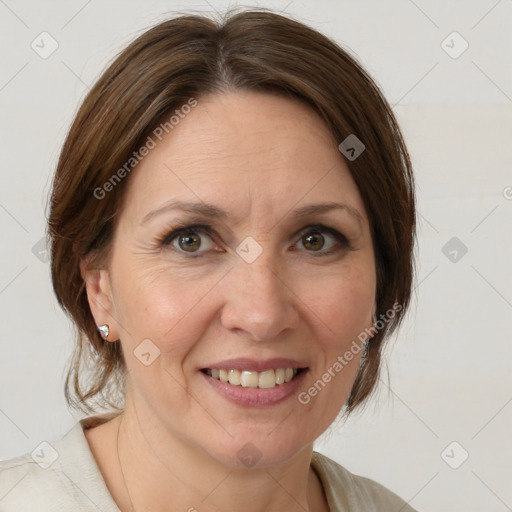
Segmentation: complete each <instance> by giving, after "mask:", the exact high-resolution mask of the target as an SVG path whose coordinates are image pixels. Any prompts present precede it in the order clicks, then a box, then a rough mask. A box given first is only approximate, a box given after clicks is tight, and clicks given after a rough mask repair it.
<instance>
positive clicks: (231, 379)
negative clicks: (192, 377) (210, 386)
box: [201, 367, 308, 389]
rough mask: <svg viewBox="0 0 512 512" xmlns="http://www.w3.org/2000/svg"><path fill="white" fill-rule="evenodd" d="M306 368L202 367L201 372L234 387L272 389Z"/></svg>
mask: <svg viewBox="0 0 512 512" xmlns="http://www.w3.org/2000/svg"><path fill="white" fill-rule="evenodd" d="M307 370H308V368H307V367H304V368H293V367H283V368H275V369H274V368H271V369H267V370H263V371H254V370H244V369H237V368H202V369H201V372H203V373H204V374H205V375H207V376H208V377H211V378H212V379H215V380H218V381H220V382H222V383H224V384H229V385H231V386H234V387H242V388H252V389H273V388H275V387H278V386H282V385H283V384H287V383H288V382H291V381H292V380H294V379H296V378H297V377H298V376H299V375H300V374H301V373H303V372H305V371H307Z"/></svg>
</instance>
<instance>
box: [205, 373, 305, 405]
mask: <svg viewBox="0 0 512 512" xmlns="http://www.w3.org/2000/svg"><path fill="white" fill-rule="evenodd" d="M307 372H308V371H307V369H305V370H302V371H301V372H300V373H299V374H298V375H297V376H296V377H294V378H293V379H292V380H291V381H289V382H285V383H284V384H276V386H275V387H273V388H269V389H260V388H244V387H242V386H233V385H231V384H228V383H227V382H221V381H220V380H219V379H214V378H213V377H210V376H209V375H206V374H205V373H203V372H199V373H200V374H201V375H202V376H203V377H204V378H205V379H206V382H207V383H208V384H209V385H210V386H211V387H212V388H213V389H214V390H215V391H217V392H218V393H219V394H220V395H222V396H223V397H224V398H226V399H228V400H229V401H230V402H232V403H234V404H236V405H239V406H242V407H250V408H262V407H270V406H271V405H277V404H279V403H281V402H284V401H285V400H286V399H287V398H290V397H291V396H292V395H296V393H297V391H298V389H299V388H300V385H301V384H302V381H303V380H304V376H305V375H306V373H307Z"/></svg>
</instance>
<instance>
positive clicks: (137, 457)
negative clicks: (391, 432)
mask: <svg viewBox="0 0 512 512" xmlns="http://www.w3.org/2000/svg"><path fill="white" fill-rule="evenodd" d="M414 226H415V209H414V189H413V178H412V171H411V164H410V161H409V157H408V154H407V150H406V148H405V145H404V143H403V140H402V137H401V134H400V130H399V128H398V126H397V124H396V121H395V118H394V116H393V114H392V112H391V110H390V107H389V105H388V104H387V102H386V101H385V100H384V98H383V97H382V95H381V93H380V92H379V90H378V88H377V87H376V85H375V84H374V83H373V82H372V80H371V79H370V78H369V77H368V75H367V74H366V73H365V72H364V71H363V70H362V69H361V67H360V66H359V65H358V64H357V63H356V62H355V61H354V59H353V58H351V57H349V56H348V55H347V53H346V52H345V51H343V50H342V49H341V48H340V47H339V46H337V45H336V44H335V43H333V42H332V41H330V40H329V39H327V38H325V37H324V36H322V35H321V34H319V33H317V32H315V31H313V30H312V29H310V28H308V27H306V26H304V25H302V24H300V23H298V22H296V21H294V20H291V19H288V18H285V17H283V16H280V15H277V14H273V13H271V12H268V11H245V12H240V13H230V14H228V15H227V16H226V19H225V20H224V21H223V22H221V23H219V24H216V23H215V22H213V21H211V20H209V19H207V18H204V17H200V16H183V17H179V18H176V19H172V20H169V21H166V22H164V23H161V24H159V25H157V26H156V27H154V28H152V29H151V30H149V31H148V32H146V33H144V34H143V35H142V36H140V37H139V38H138V39H137V40H135V41H134V42H133V43H132V44H131V45H129V46H128V48H126V49H125V50H124V51H123V52H122V53H121V54H120V55H119V57H118V58H117V59H116V60H115V61H114V62H113V64H112V65H111V66H110V67H109V68H108V69H107V70H106V71H105V72H104V74H103V75H102V76H101V78H100V79H99V80H98V82H97V83H96V85H95V86H94V87H93V88H92V89H91V91H90V93H89V94H88V96H87V97H86V99H85V100H84V102H83V104H82V106H81V108H80V110H79V112H78V114H77V116H76V118H75V120H74V122H73V125H72V127H71V130H70V132H69V134H68V137H67V140H66V142H65V144H64V147H63V149H62V153H61V156H60V160H59V164H58V168H57V171H56V175H55V179H54V183H53V191H52V198H51V212H50V218H49V234H50V237H51V243H52V250H51V258H52V278H53V285H54V290H55V293H56V295H57V298H58V300H59V302H60V304H61V305H62V306H63V308H64V309H65V310H66V311H67V312H68V314H69V315H70V317H71V318H72V319H73V321H74V323H75V325H76V326H77V332H78V336H77V349H76V353H75V358H74V361H73V365H72V368H71V370H70V373H69V374H68V379H67V382H66V396H67V399H68V402H69V403H70V405H73V406H75V407H77V408H79V409H82V410H84V411H87V412H88V413H92V415H91V416H89V417H88V418H86V419H84V420H82V421H81V422H80V423H79V424H77V425H76V426H75V428H74V429H73V430H72V431H71V432H70V433H68V434H67V435H66V436H65V437H64V439H62V440H61V441H59V442H58V443H55V444H54V446H53V447H52V446H47V447H44V448H43V449H41V450H40V452H39V453H33V454H32V455H27V456H24V457H20V458H17V459H13V460H11V461H6V462H3V463H2V464H1V466H0V467H1V473H0V474H1V479H0V480H1V481H2V484H1V486H2V487H1V489H0V491H3V492H2V495H5V497H4V498H3V500H2V501H1V502H0V509H1V510H2V511H11V510H12V511H14V510H16V511H19V510H29V509H30V510H35V509H37V510H52V511H53V510H55V511H57V510H97V509H99V510H102V511H104V512H107V511H108V512H110V511H119V510H121V511H123V512H124V511H141V510H151V511H154V512H156V511H160V510H162V511H163V510H166V511H182V510H183V511H185V510H188V511H194V510H197V511H210V510H211V511H213V510H223V511H230V510H241V509H243V510H245V511H269V510H280V511H296V510H297V511H298V510H311V511H315V512H320V511H327V510H336V511H348V510H350V511H369V510H379V511H389V512H391V511H399V510H401V511H411V510H412V508H411V507H410V506H409V505H407V504H406V503H405V502H404V501H403V500H402V499H400V498H399V497H398V496H396V495H395V494H393V493H392V492H391V491H389V490H387V489H385V488H384V487H382V486H380V485H379V484H377V483H376V482H373V481H371V480H368V479H365V478H362V477H359V476H355V475H352V474H351V473H350V472H349V471H348V470H346V469H344V468H342V467H341V466H339V465H338V464H336V463H335V462H334V461H332V460H330V459H329V458H327V457H325V456H323V455H321V454H319V453H316V452H313V442H314V441H315V439H317V438H318V437H319V436H320V435H321V433H322V432H324V431H325V429H326V428H327V427H328V426H329V425H330V424H331V423H332V422H333V421H334V420H335V418H336V417H338V415H339V414H340V412H343V413H345V414H349V413H351V412H352V411H353V410H354V409H355V408H356V407H360V406H361V405H362V404H363V403H364V402H365V401H366V400H367V399H368V397H369V396H370V395H371V392H372V390H373V389H374V387H375V384H376V382H377V380H378V371H379V363H380V354H381V350H382V346H383V343H384V341H385V339H386V337H387V336H388V335H389V333H390V332H392V331H393V329H395V328H396V327H397V326H398V325H399V323H400V321H401V319H402V318H403V315H404V313H405V311H406V309H407V306H408V303H409V297H410V292H411V282H412V251H413V243H414ZM105 406H106V407H108V408H110V409H113V412H111V413H109V414H103V415H100V414H98V412H99V410H100V408H102V407H105ZM52 450H53V451H52ZM24 475H25V476H24ZM20 479H23V481H22V480H20ZM6 493H7V494H6Z"/></svg>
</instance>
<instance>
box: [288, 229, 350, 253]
mask: <svg viewBox="0 0 512 512" xmlns="http://www.w3.org/2000/svg"><path fill="white" fill-rule="evenodd" d="M297 245H298V246H299V249H301V248H302V249H305V250H306V251H308V252H318V253H319V254H318V255H319V256H320V255H323V254H330V253H331V252H335V251H336V250H340V249H342V248H347V247H348V241H347V239H346V237H345V236H344V235H342V234H341V233H340V232H339V231H336V230H335V229H332V228H328V227H326V226H311V227H310V228H309V229H308V230H307V231H305V232H303V235H302V236H301V238H300V239H299V241H298V242H297ZM301 245H302V247H300V246H301Z"/></svg>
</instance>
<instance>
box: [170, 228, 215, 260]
mask: <svg viewBox="0 0 512 512" xmlns="http://www.w3.org/2000/svg"><path fill="white" fill-rule="evenodd" d="M210 235H211V230H210V229H209V228H208V227H207V226H194V227H188V228H182V229H177V230H175V231H173V232H172V233H170V234H169V235H167V236H166V237H165V239H164V240H163V241H162V245H172V246H173V247H174V248H175V249H177V250H178V251H181V252H187V253H197V252H204V251H209V250H211V249H212V248H213V247H214V245H215V244H214V243H213V240H212V239H211V236H210Z"/></svg>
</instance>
